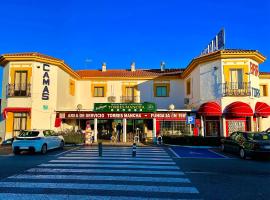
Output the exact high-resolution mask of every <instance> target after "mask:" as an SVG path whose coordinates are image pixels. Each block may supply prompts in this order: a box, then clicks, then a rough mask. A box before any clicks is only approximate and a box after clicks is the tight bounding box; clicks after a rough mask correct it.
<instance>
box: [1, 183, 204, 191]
mask: <svg viewBox="0 0 270 200" xmlns="http://www.w3.org/2000/svg"><path fill="white" fill-rule="evenodd" d="M1 187H2V188H3V187H6V188H42V189H55V188H57V189H73V190H74V189H75V190H106V191H111V190H113V191H138V192H149V191H150V192H166V193H167V192H170V193H187V194H195V193H199V191H198V190H197V189H196V188H195V187H180V186H176V187H174V186H159V185H156V186H148V185H121V184H96V183H94V184H84V183H35V182H34V183H32V182H1Z"/></svg>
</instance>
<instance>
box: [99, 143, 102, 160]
mask: <svg viewBox="0 0 270 200" xmlns="http://www.w3.org/2000/svg"><path fill="white" fill-rule="evenodd" d="M98 156H99V157H102V142H99V143H98Z"/></svg>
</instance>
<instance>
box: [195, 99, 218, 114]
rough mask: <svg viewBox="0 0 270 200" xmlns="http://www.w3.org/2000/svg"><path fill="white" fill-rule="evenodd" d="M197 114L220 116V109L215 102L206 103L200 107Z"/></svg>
mask: <svg viewBox="0 0 270 200" xmlns="http://www.w3.org/2000/svg"><path fill="white" fill-rule="evenodd" d="M198 113H199V114H200V115H202V116H221V115H222V112H221V107H220V105H219V104H218V103H216V102H207V103H204V104H202V105H201V106H200V108H199V110H198Z"/></svg>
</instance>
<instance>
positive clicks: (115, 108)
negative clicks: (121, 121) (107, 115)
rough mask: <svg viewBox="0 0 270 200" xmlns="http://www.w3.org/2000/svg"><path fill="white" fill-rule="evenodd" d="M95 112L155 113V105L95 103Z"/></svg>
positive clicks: (147, 103)
mask: <svg viewBox="0 0 270 200" xmlns="http://www.w3.org/2000/svg"><path fill="white" fill-rule="evenodd" d="M94 111H95V112H155V111H156V104H154V103H149V102H144V103H95V104H94Z"/></svg>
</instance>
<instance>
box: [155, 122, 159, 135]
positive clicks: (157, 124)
mask: <svg viewBox="0 0 270 200" xmlns="http://www.w3.org/2000/svg"><path fill="white" fill-rule="evenodd" d="M156 132H157V136H159V135H160V121H158V120H157V121H156Z"/></svg>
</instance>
